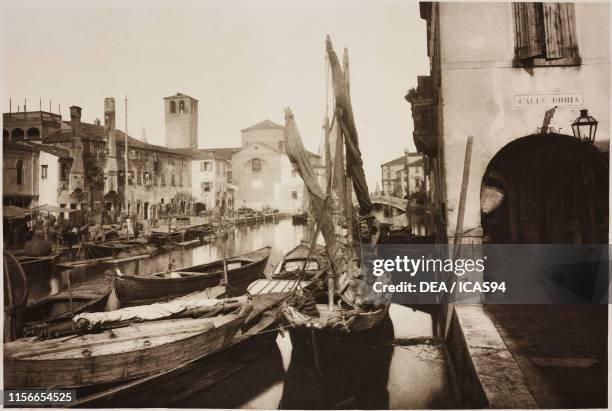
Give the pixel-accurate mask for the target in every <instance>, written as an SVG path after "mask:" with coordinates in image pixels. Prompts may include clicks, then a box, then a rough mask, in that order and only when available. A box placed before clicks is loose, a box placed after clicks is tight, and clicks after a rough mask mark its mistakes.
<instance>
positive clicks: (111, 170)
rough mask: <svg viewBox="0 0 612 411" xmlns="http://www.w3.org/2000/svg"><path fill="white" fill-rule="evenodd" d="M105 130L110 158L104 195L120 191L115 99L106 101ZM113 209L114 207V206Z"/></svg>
mask: <svg viewBox="0 0 612 411" xmlns="http://www.w3.org/2000/svg"><path fill="white" fill-rule="evenodd" d="M104 128H105V129H106V150H107V152H108V158H107V159H106V163H105V165H104V176H105V177H106V178H105V179H104V194H108V193H111V192H115V193H116V192H117V190H118V184H117V183H118V180H117V178H118V167H117V139H116V136H115V99H114V98H113V97H107V98H105V99H104ZM111 207H114V205H112V206H111Z"/></svg>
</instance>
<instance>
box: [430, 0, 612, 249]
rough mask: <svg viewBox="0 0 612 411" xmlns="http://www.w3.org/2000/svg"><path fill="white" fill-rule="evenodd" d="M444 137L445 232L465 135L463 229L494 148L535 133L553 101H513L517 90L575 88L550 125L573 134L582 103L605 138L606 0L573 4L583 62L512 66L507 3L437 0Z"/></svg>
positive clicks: (475, 224)
mask: <svg viewBox="0 0 612 411" xmlns="http://www.w3.org/2000/svg"><path fill="white" fill-rule="evenodd" d="M439 8H440V33H439V36H440V54H441V55H440V57H441V67H440V68H441V84H442V87H441V89H440V90H439V92H440V93H441V95H440V96H439V104H441V105H442V118H441V122H440V125H441V130H440V132H441V133H442V135H441V139H442V141H443V149H444V157H443V159H444V168H445V173H446V179H445V185H446V187H445V188H446V199H447V209H448V213H447V217H448V227H447V232H448V234H449V237H451V238H452V235H453V234H454V232H455V224H456V219H457V215H456V211H457V207H458V202H459V191H460V184H461V177H462V173H463V160H464V152H465V143H466V139H467V137H468V136H469V135H472V136H473V137H474V144H473V152H472V163H471V172H470V179H469V187H468V197H467V203H466V213H465V221H464V230H465V231H467V230H471V229H478V228H479V227H480V185H481V180H482V177H483V174H484V171H485V169H486V167H487V165H488V163H489V161H490V160H491V159H492V158H493V156H494V155H495V154H496V153H497V152H498V151H499V150H500V149H501V148H502V147H504V146H505V145H506V144H508V143H509V142H511V141H513V140H515V139H518V138H521V137H524V136H526V135H529V134H533V133H535V132H536V131H537V128H538V127H540V126H541V125H542V121H543V118H544V112H545V111H546V110H548V109H550V108H552V106H551V105H550V104H537V103H536V104H528V103H526V102H525V101H524V100H523V102H522V103H517V101H518V100H517V99H518V97H517V96H520V95H534V94H559V93H574V94H578V95H580V96H581V97H582V100H583V102H582V104H579V105H562V104H559V107H558V108H557V111H556V113H555V115H554V118H553V120H552V121H551V124H550V125H551V126H552V127H554V128H555V129H556V130H559V129H561V131H560V132H561V133H563V134H569V135H572V131H571V126H570V125H571V123H572V122H573V121H574V120H575V119H576V118H577V117H578V116H579V110H580V109H581V108H587V109H588V110H589V114H591V115H592V116H594V117H595V118H596V119H598V120H599V128H598V131H597V140H600V141H603V140H609V135H610V105H609V100H608V99H609V91H610V84H609V76H610V72H609V69H610V66H609V54H608V50H609V37H608V36H609V21H608V16H609V12H608V5H607V4H603V3H602V4H594V3H584V4H576V6H575V11H576V13H575V15H576V31H577V40H578V47H579V53H580V56H581V58H582V64H581V65H580V66H575V67H534V68H532V69H529V70H527V69H525V68H515V67H513V66H512V59H513V57H514V20H513V15H512V5H511V4H509V3H486V4H479V3H439Z"/></svg>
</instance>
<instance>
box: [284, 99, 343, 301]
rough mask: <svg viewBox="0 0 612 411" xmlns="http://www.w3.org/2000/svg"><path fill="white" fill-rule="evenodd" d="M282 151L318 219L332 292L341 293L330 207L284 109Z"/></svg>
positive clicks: (340, 260) (340, 252)
mask: <svg viewBox="0 0 612 411" xmlns="http://www.w3.org/2000/svg"><path fill="white" fill-rule="evenodd" d="M284 140H285V149H286V150H287V155H288V156H289V160H291V162H292V163H293V164H294V165H295V167H296V168H297V170H298V172H299V173H300V177H302V180H304V185H305V186H306V189H307V190H308V194H309V197H310V207H311V210H312V212H313V213H314V217H315V219H318V220H319V221H318V222H319V225H320V227H321V234H322V235H323V239H324V240H325V244H326V249H327V254H328V256H329V257H330V262H331V264H332V270H333V272H334V273H335V275H336V287H335V288H336V292H337V293H338V294H340V293H343V292H344V291H345V290H346V289H347V287H348V284H349V278H348V276H347V275H346V259H345V256H344V252H343V250H342V248H341V245H340V243H339V242H338V241H337V239H336V234H335V231H334V223H333V219H332V206H331V204H328V202H327V201H326V196H325V194H324V193H323V190H322V189H321V187H320V186H319V182H318V178H317V174H316V173H315V171H314V168H313V167H312V164H311V163H310V160H309V159H308V156H307V154H306V150H305V149H304V145H303V143H302V138H301V137H300V132H299V131H298V128H297V124H296V123H295V120H294V119H293V113H292V112H291V109H290V108H286V109H285V131H284Z"/></svg>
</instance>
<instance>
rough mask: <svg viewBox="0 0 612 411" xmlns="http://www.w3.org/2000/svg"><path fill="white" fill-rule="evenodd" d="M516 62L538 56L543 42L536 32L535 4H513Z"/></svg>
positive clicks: (536, 14) (536, 15) (540, 53)
mask: <svg viewBox="0 0 612 411" xmlns="http://www.w3.org/2000/svg"><path fill="white" fill-rule="evenodd" d="M513 6H514V24H515V40H516V45H515V52H516V58H517V60H525V59H528V58H531V57H536V56H540V55H542V53H543V51H544V50H543V42H542V38H541V35H540V31H539V30H538V23H539V22H538V20H539V19H538V13H537V6H538V5H537V3H513Z"/></svg>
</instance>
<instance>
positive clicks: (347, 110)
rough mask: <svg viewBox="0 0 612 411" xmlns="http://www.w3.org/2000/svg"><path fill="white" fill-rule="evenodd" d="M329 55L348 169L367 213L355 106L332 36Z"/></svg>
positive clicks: (361, 211)
mask: <svg viewBox="0 0 612 411" xmlns="http://www.w3.org/2000/svg"><path fill="white" fill-rule="evenodd" d="M325 45H326V49H327V55H328V57H329V63H330V67H331V72H332V79H333V84H334V97H335V101H336V118H337V120H338V122H339V125H340V127H341V130H342V133H343V134H344V144H345V146H346V170H347V173H348V175H349V176H350V177H351V179H352V181H353V189H354V190H355V195H356V196H357V202H358V203H359V214H361V215H366V214H369V213H370V211H372V202H371V201H370V192H369V190H368V183H367V182H366V178H365V174H364V172H363V160H362V158H361V151H360V150H359V139H358V135H357V127H356V126H355V118H354V116H353V107H352V106H351V100H350V98H349V90H348V88H347V87H346V77H345V73H342V68H341V67H340V62H339V61H338V56H337V55H336V52H335V51H334V49H333V47H332V43H331V38H330V37H329V36H327V38H326V40H325Z"/></svg>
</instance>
